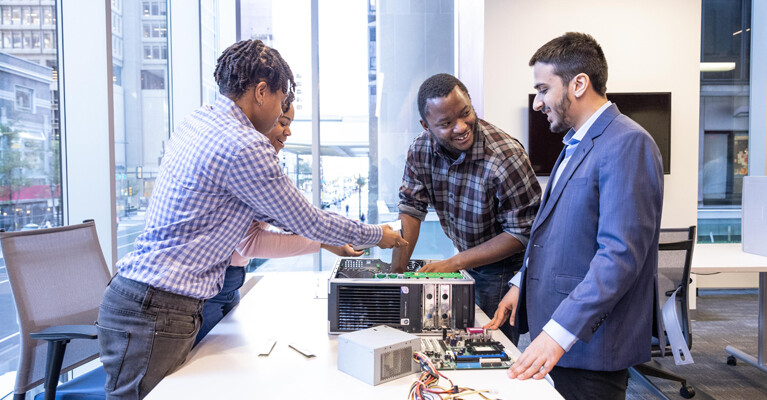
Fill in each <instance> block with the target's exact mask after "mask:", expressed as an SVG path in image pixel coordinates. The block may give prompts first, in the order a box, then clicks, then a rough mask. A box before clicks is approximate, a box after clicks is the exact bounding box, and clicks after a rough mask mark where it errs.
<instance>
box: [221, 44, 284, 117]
mask: <svg viewBox="0 0 767 400" xmlns="http://www.w3.org/2000/svg"><path fill="white" fill-rule="evenodd" d="M213 76H214V77H215V78H216V83H217V84H218V91H219V92H220V93H221V94H222V95H224V96H226V97H229V98H231V99H235V100H236V99H239V98H240V96H242V95H243V93H245V91H247V90H248V88H249V87H251V86H254V85H258V84H259V82H266V86H267V87H268V88H269V90H271V91H272V92H276V91H277V90H278V89H279V90H281V91H282V93H286V94H287V95H288V98H287V99H286V100H285V104H290V102H292V101H293V97H294V92H295V90H296V82H295V81H294V80H293V72H292V71H291V70H290V66H289V65H288V63H287V62H285V60H283V59H282V56H280V52H278V51H277V50H275V49H273V48H271V47H269V46H267V45H265V44H264V42H262V41H260V40H243V41H240V42H237V43H235V44H233V45H231V46H229V48H227V49H226V50H224V52H223V53H221V56H220V57H219V58H218V63H217V64H216V71H215V72H213Z"/></svg>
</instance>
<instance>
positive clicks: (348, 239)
mask: <svg viewBox="0 0 767 400" xmlns="http://www.w3.org/2000/svg"><path fill="white" fill-rule="evenodd" d="M254 219H255V220H259V221H266V222H269V223H272V224H274V225H276V226H279V227H282V228H285V229H289V230H290V231H291V232H294V233H296V234H299V235H301V236H304V237H306V238H309V239H312V240H317V241H321V242H323V243H327V244H331V245H343V244H347V243H352V244H375V243H378V242H379V241H380V240H381V237H382V231H381V228H380V227H378V226H374V225H365V224H362V223H359V222H356V221H352V220H349V219H346V218H343V217H341V216H340V215H338V214H334V213H330V212H326V211H322V210H319V209H317V208H316V207H314V206H312V205H311V203H309V201H308V200H307V199H306V198H305V197H304V196H303V195H302V194H301V193H300V192H299V191H298V189H297V188H296V187H295V185H294V184H293V182H291V181H290V179H289V178H288V177H287V176H285V174H283V172H282V169H281V167H280V164H279V162H278V158H277V154H276V152H275V151H274V147H272V145H271V143H269V139H267V138H266V137H265V136H264V135H262V134H261V133H259V132H258V131H256V130H255V128H254V127H253V125H252V124H251V122H250V121H249V120H248V119H247V117H246V116H245V114H244V113H243V112H242V110H241V109H240V108H239V107H238V106H237V105H236V104H235V103H234V102H233V101H231V100H230V99H228V98H226V97H221V98H219V99H218V100H217V101H216V103H215V104H214V105H213V106H203V107H201V108H200V109H198V110H197V111H195V112H194V113H192V114H191V115H190V116H188V117H187V118H186V119H185V120H184V121H183V122H182V123H181V125H180V126H179V127H178V129H176V131H175V132H174V133H173V135H172V137H171V140H170V141H169V144H168V147H167V152H166V154H165V157H164V158H163V160H162V165H161V167H160V173H159V176H158V177H157V180H156V182H155V185H154V192H153V193H152V198H151V200H150V202H149V207H148V209H147V213H146V226H145V228H144V231H143V232H142V233H141V235H140V236H139V237H138V238H136V242H135V244H134V250H133V251H132V252H131V253H129V254H128V255H126V256H125V257H123V258H122V259H121V260H120V261H118V263H117V270H118V273H119V274H120V275H121V276H123V277H125V278H129V279H133V280H136V281H139V282H144V283H146V284H149V285H151V286H154V287H156V288H159V289H162V290H166V291H168V292H172V293H177V294H181V295H185V296H189V297H194V298H198V299H207V298H210V297H213V296H214V295H216V293H218V292H219V290H221V285H222V284H223V278H224V271H225V269H226V266H227V265H228V264H229V259H230V258H231V255H232V251H233V250H234V247H235V245H236V244H237V243H238V242H239V241H240V239H242V237H243V235H244V234H245V230H246V229H247V227H248V225H250V222H251V221H253V220H254Z"/></svg>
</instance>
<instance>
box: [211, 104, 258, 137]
mask: <svg viewBox="0 0 767 400" xmlns="http://www.w3.org/2000/svg"><path fill="white" fill-rule="evenodd" d="M211 108H212V110H213V111H218V112H220V113H222V114H229V115H231V116H233V117H234V118H235V119H236V120H237V121H239V122H240V123H241V124H243V125H245V126H247V127H250V128H253V129H256V128H255V127H254V126H253V123H252V122H250V120H249V119H248V116H247V115H245V112H243V111H242V109H241V108H240V106H238V105H237V103H235V102H234V101H233V100H232V99H230V98H228V97H226V96H219V98H218V99H217V100H216V102H215V103H213V106H211Z"/></svg>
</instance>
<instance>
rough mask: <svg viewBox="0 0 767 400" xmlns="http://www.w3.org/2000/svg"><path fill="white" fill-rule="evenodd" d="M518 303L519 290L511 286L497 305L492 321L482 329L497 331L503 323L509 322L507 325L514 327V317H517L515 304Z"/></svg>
mask: <svg viewBox="0 0 767 400" xmlns="http://www.w3.org/2000/svg"><path fill="white" fill-rule="evenodd" d="M518 303H519V288H518V287H516V286H514V285H512V286H511V288H510V289H509V291H508V292H506V295H505V296H503V298H502V299H501V302H500V303H498V308H497V309H496V310H495V315H493V319H491V320H490V322H488V323H487V324H485V326H483V328H485V329H498V328H500V327H501V326H502V325H503V324H504V323H505V322H506V319H508V320H509V325H514V316H515V315H517V304H518Z"/></svg>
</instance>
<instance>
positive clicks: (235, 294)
mask: <svg viewBox="0 0 767 400" xmlns="http://www.w3.org/2000/svg"><path fill="white" fill-rule="evenodd" d="M243 283H245V267H235V266H233V265H230V266H229V267H227V268H226V275H225V276H224V286H222V287H221V291H220V292H218V294H217V295H216V296H214V297H212V298H210V299H208V300H207V301H206V302H205V305H204V306H203V307H202V326H201V327H200V331H199V332H198V333H197V339H196V340H195V342H194V344H197V343H198V342H199V341H200V340H202V338H204V337H205V335H207V334H208V332H210V330H211V329H213V327H214V326H216V324H217V323H218V321H221V319H222V318H224V315H226V314H229V311H232V309H233V308H234V306H236V305H237V304H239V303H240V291H239V289H240V287H242V284H243Z"/></svg>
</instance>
